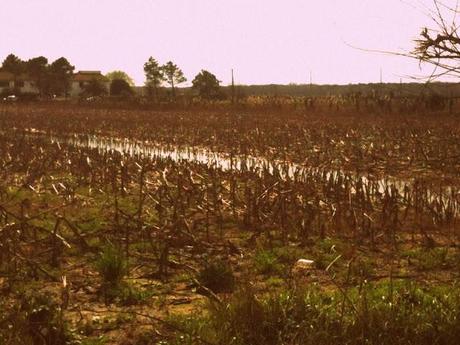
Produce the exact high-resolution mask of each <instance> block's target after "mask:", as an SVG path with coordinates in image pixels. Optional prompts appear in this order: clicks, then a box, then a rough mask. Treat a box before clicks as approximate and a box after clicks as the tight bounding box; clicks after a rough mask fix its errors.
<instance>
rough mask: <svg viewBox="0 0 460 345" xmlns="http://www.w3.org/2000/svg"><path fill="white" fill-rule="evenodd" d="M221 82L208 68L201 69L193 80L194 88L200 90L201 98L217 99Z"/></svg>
mask: <svg viewBox="0 0 460 345" xmlns="http://www.w3.org/2000/svg"><path fill="white" fill-rule="evenodd" d="M219 83H220V81H219V80H217V77H216V76H215V75H214V74H212V73H211V72H208V71H206V70H201V72H200V73H198V74H197V75H196V77H195V78H194V79H193V81H192V85H193V86H192V88H193V89H195V90H197V91H198V94H199V95H200V97H201V98H204V99H216V98H218V97H219V96H220V94H219Z"/></svg>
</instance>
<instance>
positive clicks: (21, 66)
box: [0, 54, 75, 97]
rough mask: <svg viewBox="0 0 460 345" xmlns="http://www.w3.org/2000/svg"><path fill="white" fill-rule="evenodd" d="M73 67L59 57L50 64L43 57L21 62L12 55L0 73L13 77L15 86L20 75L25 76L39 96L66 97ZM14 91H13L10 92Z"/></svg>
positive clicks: (3, 64)
mask: <svg viewBox="0 0 460 345" xmlns="http://www.w3.org/2000/svg"><path fill="white" fill-rule="evenodd" d="M74 70H75V67H74V66H72V65H71V64H70V63H69V61H68V60H67V59H66V58H64V57H61V58H59V59H57V60H55V61H53V62H52V63H48V59H47V58H46V57H44V56H38V57H34V58H32V59H29V60H27V61H23V60H21V59H20V58H18V57H17V56H16V55H14V54H10V55H8V56H7V57H6V58H5V60H4V61H3V63H2V66H1V68H0V71H4V72H9V73H11V74H12V75H13V78H14V81H15V85H17V83H16V82H17V81H18V80H19V79H20V77H21V76H22V75H25V74H26V75H27V76H28V77H29V78H30V80H31V81H33V82H34V84H35V86H36V88H37V90H38V92H39V94H40V96H42V97H44V96H50V95H67V94H68V92H69V89H70V82H71V78H72V75H73V71H74ZM12 91H14V90H12Z"/></svg>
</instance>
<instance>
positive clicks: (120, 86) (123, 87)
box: [110, 79, 133, 97]
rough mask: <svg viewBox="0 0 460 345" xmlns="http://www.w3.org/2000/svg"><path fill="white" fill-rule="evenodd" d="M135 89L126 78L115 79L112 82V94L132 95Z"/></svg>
mask: <svg viewBox="0 0 460 345" xmlns="http://www.w3.org/2000/svg"><path fill="white" fill-rule="evenodd" d="M132 94H133V89H132V88H131V86H129V84H128V82H127V81H126V80H124V79H114V80H112V82H111V83H110V95H111V96H125V97H128V96H131V95H132Z"/></svg>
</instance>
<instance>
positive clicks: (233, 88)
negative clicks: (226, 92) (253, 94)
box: [232, 68, 235, 104]
mask: <svg viewBox="0 0 460 345" xmlns="http://www.w3.org/2000/svg"><path fill="white" fill-rule="evenodd" d="M233 103H235V79H234V78H233V68H232V104H233Z"/></svg>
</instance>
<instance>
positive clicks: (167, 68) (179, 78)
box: [162, 61, 187, 100]
mask: <svg viewBox="0 0 460 345" xmlns="http://www.w3.org/2000/svg"><path fill="white" fill-rule="evenodd" d="M162 69H163V71H164V74H165V77H166V81H167V82H168V84H169V85H171V89H172V97H173V100H176V89H175V86H176V85H178V84H180V83H183V82H185V81H187V78H185V76H184V73H183V72H182V70H181V69H180V68H179V67H177V65H176V64H174V63H173V62H172V61H168V62H167V63H166V64H165V65H163V66H162Z"/></svg>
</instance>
